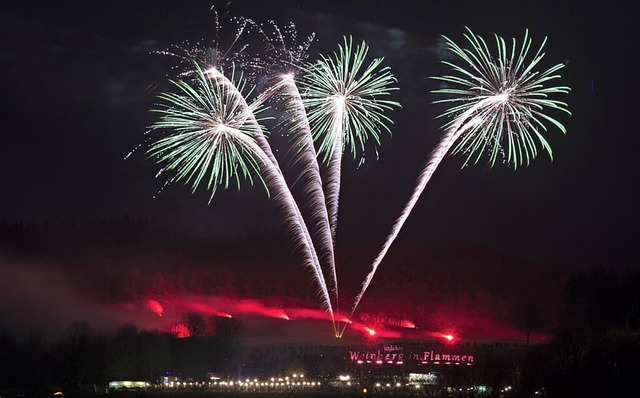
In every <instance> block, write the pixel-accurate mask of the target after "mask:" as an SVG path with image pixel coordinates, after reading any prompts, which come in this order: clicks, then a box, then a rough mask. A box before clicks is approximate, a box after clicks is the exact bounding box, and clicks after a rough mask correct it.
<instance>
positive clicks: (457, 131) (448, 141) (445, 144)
mask: <svg viewBox="0 0 640 398" xmlns="http://www.w3.org/2000/svg"><path fill="white" fill-rule="evenodd" d="M495 101H496V100H495V99H493V98H488V99H486V100H485V101H484V102H480V103H478V104H476V106H474V107H473V108H471V109H469V110H467V112H465V114H464V115H462V116H461V117H460V118H459V119H458V120H457V122H456V123H455V124H454V125H452V126H451V127H450V128H449V129H448V130H447V132H446V133H445V135H444V136H443V137H442V139H441V140H440V143H439V144H438V146H436V148H435V149H434V150H433V151H432V152H431V155H430V156H429V160H428V161H427V163H426V164H425V166H424V168H423V169H422V171H421V172H420V175H419V176H418V182H417V184H416V187H415V188H414V190H413V193H412V194H411V198H410V199H409V201H408V202H407V204H406V205H405V207H404V209H403V210H402V212H401V213H400V216H399V217H398V218H397V219H396V221H395V222H394V223H393V227H392V228H391V233H390V234H389V236H387V239H386V241H385V242H384V244H383V245H382V249H381V250H380V253H379V254H378V256H377V257H376V258H375V260H374V261H373V263H372V264H371V270H370V271H369V273H368V274H367V276H366V277H365V279H364V282H362V285H361V287H360V292H359V293H358V295H357V296H356V298H355V301H354V303H353V306H352V307H351V312H350V313H349V318H351V317H352V316H353V314H354V312H355V310H356V308H357V307H358V304H360V300H361V299H362V297H363V296H364V293H365V292H366V291H367V288H368V287H369V284H370V283H371V280H372V279H373V276H374V275H375V273H376V271H377V270H378V266H379V265H380V263H381V262H382V259H384V256H385V255H386V254H387V251H388V250H389V248H390V247H391V244H392V243H393V242H394V240H395V239H396V237H397V236H398V234H399V233H400V230H401V229H402V226H403V225H404V223H405V221H407V218H409V214H411V211H412V210H413V208H414V207H415V205H416V203H417V202H418V199H419V198H420V195H422V192H423V191H424V189H425V187H426V186H427V184H428V183H429V181H430V180H431V176H432V175H433V173H434V172H435V170H436V168H437V167H438V165H440V162H442V160H443V159H444V157H445V156H446V154H447V153H448V152H449V150H450V149H451V147H452V146H453V144H455V142H456V141H457V140H458V138H460V136H461V135H462V134H464V133H465V132H466V131H468V130H469V129H470V128H472V127H474V126H476V125H477V124H478V123H479V119H478V116H475V117H473V118H472V119H471V120H469V121H468V122H467V123H465V125H464V126H461V125H462V123H463V122H464V121H466V120H467V119H468V118H469V117H471V116H473V114H474V113H475V112H477V111H478V110H479V109H480V108H481V107H482V106H484V105H485V104H489V103H491V102H495Z"/></svg>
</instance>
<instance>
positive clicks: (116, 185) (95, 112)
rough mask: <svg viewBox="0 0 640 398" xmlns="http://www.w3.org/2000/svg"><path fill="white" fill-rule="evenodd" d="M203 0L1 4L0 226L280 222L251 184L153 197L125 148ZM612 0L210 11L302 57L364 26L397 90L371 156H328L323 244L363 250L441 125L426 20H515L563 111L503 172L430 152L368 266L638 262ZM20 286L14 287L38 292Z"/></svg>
mask: <svg viewBox="0 0 640 398" xmlns="http://www.w3.org/2000/svg"><path fill="white" fill-rule="evenodd" d="M211 4H212V2H211V1H190V2H183V1H174V2H171V1H166V2H165V1H163V2H158V1H136V2H130V1H124V0H122V1H113V0H106V1H93V0H90V1H82V2H68V1H63V2H45V1H42V2H30V1H26V2H23V1H11V2H9V4H8V5H6V4H5V5H3V7H2V10H0V50H1V51H0V68H1V71H2V73H0V79H1V80H0V84H1V87H2V89H1V90H0V97H1V99H2V101H1V104H2V109H1V111H0V126H1V128H2V144H0V170H2V179H1V186H2V188H1V189H2V195H1V199H0V223H4V224H5V225H11V224H15V223H34V224H42V223H44V222H49V223H54V224H55V223H91V222H100V221H101V220H108V219H113V218H116V219H117V218H121V217H132V218H136V219H144V220H147V221H149V222H150V223H151V224H153V225H156V226H159V227H163V228H164V227H166V228H168V229H172V230H177V231H181V232H183V233H187V234H190V235H192V236H194V237H197V238H198V239H202V240H207V239H211V240H215V239H217V238H220V237H238V236H252V234H254V233H255V231H271V230H273V231H278V232H277V233H282V225H281V224H279V220H278V216H277V213H276V212H275V210H274V208H273V206H272V204H271V203H270V202H269V201H268V199H267V198H266V196H265V195H264V192H262V191H261V190H260V189H258V187H254V188H251V187H248V185H245V186H244V187H243V188H242V189H241V191H240V192H237V191H236V190H229V191H220V192H219V193H217V194H216V196H215V198H214V199H213V200H212V202H211V203H210V204H207V200H208V196H207V193H206V192H198V193H196V194H195V195H191V193H190V192H189V190H188V189H187V188H186V187H183V186H181V185H180V184H176V185H173V186H170V187H169V188H167V189H165V190H164V191H163V192H162V193H161V194H160V195H157V196H156V193H157V192H158V191H159V190H160V188H161V187H162V183H163V181H162V180H158V179H155V178H154V175H155V173H156V171H157V168H158V166H156V165H155V164H154V163H153V162H152V161H151V160H147V159H145V156H144V152H143V151H137V152H135V153H134V154H133V155H132V156H131V157H129V158H128V159H126V160H125V156H126V155H127V154H128V153H129V152H130V151H131V150H132V149H133V148H135V147H136V146H137V145H138V144H140V143H142V142H143V141H144V133H145V131H146V126H148V125H150V124H151V123H152V122H153V115H152V114H150V113H149V109H150V108H151V107H152V105H153V101H154V95H155V94H156V92H154V91H153V88H154V87H156V86H157V85H158V84H159V83H160V82H162V81H163V79H164V78H165V76H166V74H167V73H169V72H170V68H171V66H172V65H173V64H174V63H173V61H172V60H171V59H167V57H163V56H161V55H157V54H153V52H154V51H159V50H163V49H166V48H168V47H169V46H170V45H172V44H180V43H183V42H185V41H189V42H194V41H197V40H201V39H203V38H204V39H207V38H210V37H211V35H212V28H213V25H212V23H211V13H210V11H209V8H210V6H211ZM213 4H216V5H217V6H218V9H219V10H224V9H225V7H224V4H220V5H218V4H217V3H213ZM616 4H618V3H616V2H613V3H611V2H595V1H594V2H585V1H559V2H558V1H534V2H531V1H529V2H524V1H509V2H507V1H483V2H471V1H469V2H458V1H435V2H434V1H417V0H416V1H386V0H372V1H366V2H365V1H352V0H343V1H326V0H325V1H315V0H313V1H301V0H300V1H289V0H288V1H232V2H230V4H229V5H228V7H226V9H227V10H228V15H229V16H244V17H248V18H252V19H254V20H256V21H259V22H260V21H266V20H269V19H274V20H275V21H276V22H278V23H279V24H285V23H287V22H289V21H293V22H295V24H296V26H297V28H298V32H299V34H300V35H301V36H306V35H308V34H311V33H312V32H315V33H316V35H317V36H316V37H317V41H316V43H314V45H313V46H312V48H311V53H310V58H311V59H314V54H316V53H317V52H322V53H328V52H330V51H334V50H335V49H336V48H337V44H338V43H340V42H341V41H342V36H343V35H345V34H349V35H352V36H353V37H354V38H355V39H356V40H362V39H364V40H366V41H367V43H368V44H369V45H370V46H371V48H372V50H371V51H372V54H373V55H375V56H383V57H385V64H386V65H388V66H390V67H391V69H392V71H393V73H394V74H395V76H396V77H397V79H398V85H399V87H400V90H399V91H398V92H397V93H396V94H395V97H394V99H395V100H397V101H399V102H401V104H402V109H399V110H395V111H394V112H393V113H392V114H391V118H392V119H393V120H394V125H393V127H392V133H393V134H392V135H391V136H387V137H385V139H384V141H383V143H382V146H381V147H380V149H379V159H378V160H377V161H376V160H375V156H374V155H373V154H367V155H368V156H367V161H366V162H365V163H364V164H363V165H362V166H360V167H359V168H358V167H357V165H358V160H353V159H350V158H349V157H345V159H344V162H343V172H344V176H343V180H342V195H341V201H340V206H341V207H340V214H339V226H338V237H337V248H338V250H342V251H345V250H348V249H349V248H350V247H366V248H370V249H369V251H366V252H367V253H371V255H374V254H375V252H376V251H375V250H376V248H378V247H380V245H381V244H382V242H383V240H384V238H385V237H386V235H387V233H388V232H389V229H390V227H391V224H392V222H393V220H394V219H395V217H396V216H397V215H398V214H399V212H400V210H401V208H402V206H403V205H404V203H405V201H406V200H407V199H408V197H409V194H410V192H411V190H412V189H413V186H414V182H415V179H416V177H417V175H418V173H419V171H420V169H421V167H422V165H423V164H424V162H425V161H426V159H427V156H428V154H429V152H430V151H431V149H432V148H433V147H434V146H435V144H436V143H437V140H438V138H439V136H440V134H441V129H440V126H441V124H442V122H441V120H439V119H435V117H436V116H437V114H438V113H440V112H441V111H442V110H443V108H442V107H440V106H439V105H433V104H432V103H431V102H432V101H434V100H435V99H436V98H435V96H434V95H433V94H431V93H430V91H431V90H433V89H436V88H437V83H436V82H435V81H433V80H430V79H429V77H430V76H433V75H439V74H442V73H443V72H445V71H446V70H445V69H444V68H443V66H442V65H441V64H440V63H439V61H441V59H442V57H443V48H444V47H443V45H442V40H441V39H440V38H439V35H446V36H448V37H451V38H453V39H454V40H456V41H458V42H461V39H462V34H463V32H464V27H465V26H468V27H470V28H471V29H472V30H473V31H474V32H475V33H477V34H480V35H482V36H484V37H485V38H486V39H489V40H490V39H491V35H492V34H493V33H496V34H499V35H501V36H503V37H505V38H506V39H511V38H514V37H515V38H516V39H518V41H520V40H521V39H522V37H523V36H524V31H525V29H529V32H530V35H531V37H532V38H533V40H534V46H535V45H536V44H539V43H540V42H541V41H542V39H543V38H544V37H545V36H547V37H548V43H547V45H546V47H545V49H546V57H545V59H544V61H543V67H545V68H546V67H550V66H552V65H555V64H557V63H561V62H564V63H566V64H567V67H566V68H564V69H563V70H562V71H561V74H562V84H564V85H568V86H570V87H571V93H570V94H569V95H568V96H565V98H558V99H561V100H564V101H566V102H567V103H568V104H569V109H570V110H571V112H572V115H571V116H568V115H564V114H560V113H555V114H554V116H555V117H557V118H558V119H559V120H560V121H561V122H562V123H563V124H564V125H565V126H566V128H567V130H568V133H567V134H566V135H562V133H561V132H560V131H558V130H557V129H554V128H550V131H549V132H548V134H547V135H546V137H547V139H548V140H549V142H550V144H551V146H552V148H553V151H554V159H553V161H550V159H549V157H548V156H547V155H546V154H542V155H541V156H540V157H539V158H537V159H536V160H535V162H534V163H533V164H532V165H530V166H529V167H527V168H524V169H522V170H518V171H515V172H514V171H513V170H512V169H510V168H508V167H505V166H496V167H494V168H493V169H489V168H488V167H487V166H486V165H483V164H480V165H477V166H472V167H468V168H465V169H463V170H460V167H461V165H462V160H461V158H455V157H451V158H448V159H447V160H445V162H444V163H443V164H442V165H441V166H440V168H439V169H438V170H437V171H436V173H435V176H434V178H433V180H432V181H431V183H430V184H429V186H428V187H427V189H426V191H425V192H424V193H423V196H422V198H421V199H420V202H419V203H418V205H417V206H416V208H415V209H414V212H413V214H412V215H411V217H410V219H409V221H408V222H407V224H406V225H405V228H404V229H403V231H402V232H401V234H400V236H399V237H398V239H397V241H396V243H395V244H394V247H393V248H392V250H391V251H390V253H389V254H388V257H387V259H386V260H385V261H384V262H383V263H382V265H381V269H384V268H385V267H391V266H392V264H393V263H394V253H396V254H397V253H399V251H396V250H399V249H397V248H400V249H401V248H403V247H411V248H414V250H418V254H416V255H417V256H428V255H429V253H430V250H434V249H437V250H439V251H440V252H449V253H454V254H455V253H456V252H469V251H473V250H480V251H484V252H490V253H493V255H496V256H504V257H507V258H511V259H514V267H517V266H518V264H516V263H518V262H522V263H527V264H529V265H530V266H531V267H533V268H534V269H535V268H536V267H538V266H539V267H540V270H541V272H542V270H548V269H549V267H566V268H571V269H588V268H590V267H594V266H604V267H610V268H613V269H615V270H624V269H628V268H637V267H638V260H639V258H640V257H639V254H640V248H639V246H638V244H637V242H638V232H637V231H638V230H639V228H640V222H639V221H640V213H639V210H638V206H637V204H636V202H637V192H638V186H637V185H638V183H637V181H638V177H637V171H638V165H637V161H636V151H637V148H638V144H640V139H639V138H638V137H639V135H638V134H637V133H638V131H637V127H636V124H635V114H636V113H637V109H636V108H635V106H636V104H637V102H638V101H637V99H636V96H635V92H636V90H635V87H636V82H637V71H636V70H635V69H636V68H635V64H634V58H635V54H634V53H636V52H637V40H636V39H637V38H638V34H637V27H636V25H637V21H632V15H631V14H632V13H631V12H630V11H629V9H628V8H627V7H624V6H622V5H616ZM223 24H224V21H223ZM223 32H224V25H223ZM205 41H206V40H205ZM154 197H155V198H154ZM421 249H424V252H420V251H419V250H421ZM25 257H26V258H28V256H25ZM359 260H360V261H361V262H362V263H361V264H357V266H358V267H362V268H363V269H365V268H366V266H367V265H368V264H369V263H370V261H371V260H373V257H371V258H361V259H359ZM24 261H26V260H25V259H24V258H17V259H16V258H15V257H12V256H9V255H6V256H4V255H2V253H1V252H0V272H2V275H3V276H2V277H1V278H0V279H4V287H5V288H6V286H8V285H12V286H16V285H20V284H23V283H24V284H30V285H32V284H33V283H36V282H35V280H34V279H31V280H29V281H28V282H27V280H26V278H25V277H24V276H23V275H22V274H21V272H20V271H19V269H20V267H21V264H23V262H24ZM345 266H346V265H345ZM349 266H352V265H349ZM340 267H341V264H338V270H340ZM43 268H44V269H46V266H45V267H43ZM63 268H64V267H63ZM56 269H58V268H56ZM17 270H18V271H17ZM56 272H58V271H56ZM56 272H52V274H56ZM176 272H179V270H178V271H176ZM452 272H454V271H452ZM545 272H546V271H545ZM56 275H57V274H56ZM384 275H387V277H389V275H390V274H389V273H387V274H384ZM11 278H14V279H11ZM51 278H53V279H55V278H56V277H55V276H52V277H51ZM51 278H48V277H44V279H46V280H49V281H51V280H52V279H51ZM60 278H62V276H60ZM549 278H550V279H552V278H553V277H552V276H550V277H549ZM374 281H375V279H374ZM549 282H550V283H552V282H553V281H551V280H550V281H549ZM61 283H62V282H61ZM257 283H259V282H257ZM351 283H352V284H357V281H355V282H354V281H351ZM374 284H375V282H374ZM31 287H32V288H33V290H34V291H33V292H32V293H31V294H33V295H38V294H40V292H39V291H38V289H36V288H34V287H33V285H32V286H31ZM536 288H544V286H542V287H541V286H537V287H536ZM12 294H13V293H7V292H6V289H5V293H4V296H0V299H1V300H3V301H4V303H5V305H1V303H0V321H2V320H4V322H5V323H6V324H8V323H9V322H10V321H8V320H9V319H12V317H13V312H12V310H11V309H10V308H8V307H10V306H9V305H7V303H9V302H10V301H11V300H17V299H16V298H15V296H12ZM46 294H50V295H51V296H56V295H57V294H62V293H56V292H47V293H46ZM45 300H46V299H45ZM114 317H116V318H117V315H114ZM69 318H70V317H69ZM34 323H36V322H32V324H34Z"/></svg>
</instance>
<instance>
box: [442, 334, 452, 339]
mask: <svg viewBox="0 0 640 398" xmlns="http://www.w3.org/2000/svg"><path fill="white" fill-rule="evenodd" d="M442 337H443V338H445V339H447V340H448V341H453V339H454V337H453V335H452V334H444V335H442Z"/></svg>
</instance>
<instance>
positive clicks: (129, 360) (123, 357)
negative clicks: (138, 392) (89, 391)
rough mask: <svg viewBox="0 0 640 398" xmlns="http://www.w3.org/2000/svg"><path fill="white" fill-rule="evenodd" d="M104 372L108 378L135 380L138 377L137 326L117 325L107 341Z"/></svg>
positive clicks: (139, 372)
mask: <svg viewBox="0 0 640 398" xmlns="http://www.w3.org/2000/svg"><path fill="white" fill-rule="evenodd" d="M105 362H106V363H105V365H106V369H105V374H106V376H107V379H109V380H137V379H139V378H140V374H141V371H140V358H139V347H138V328H137V327H136V326H134V325H124V326H121V327H119V328H118V329H117V330H116V332H115V336H114V337H113V339H111V341H109V343H108V345H107V350H106V358H105Z"/></svg>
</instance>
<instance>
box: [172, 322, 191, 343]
mask: <svg viewBox="0 0 640 398" xmlns="http://www.w3.org/2000/svg"><path fill="white" fill-rule="evenodd" d="M169 332H170V333H171V334H172V335H174V336H176V337H177V338H179V339H186V338H187V337H191V332H189V328H187V325H185V324H184V323H180V322H177V323H174V324H173V325H171V327H170V329H169Z"/></svg>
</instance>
